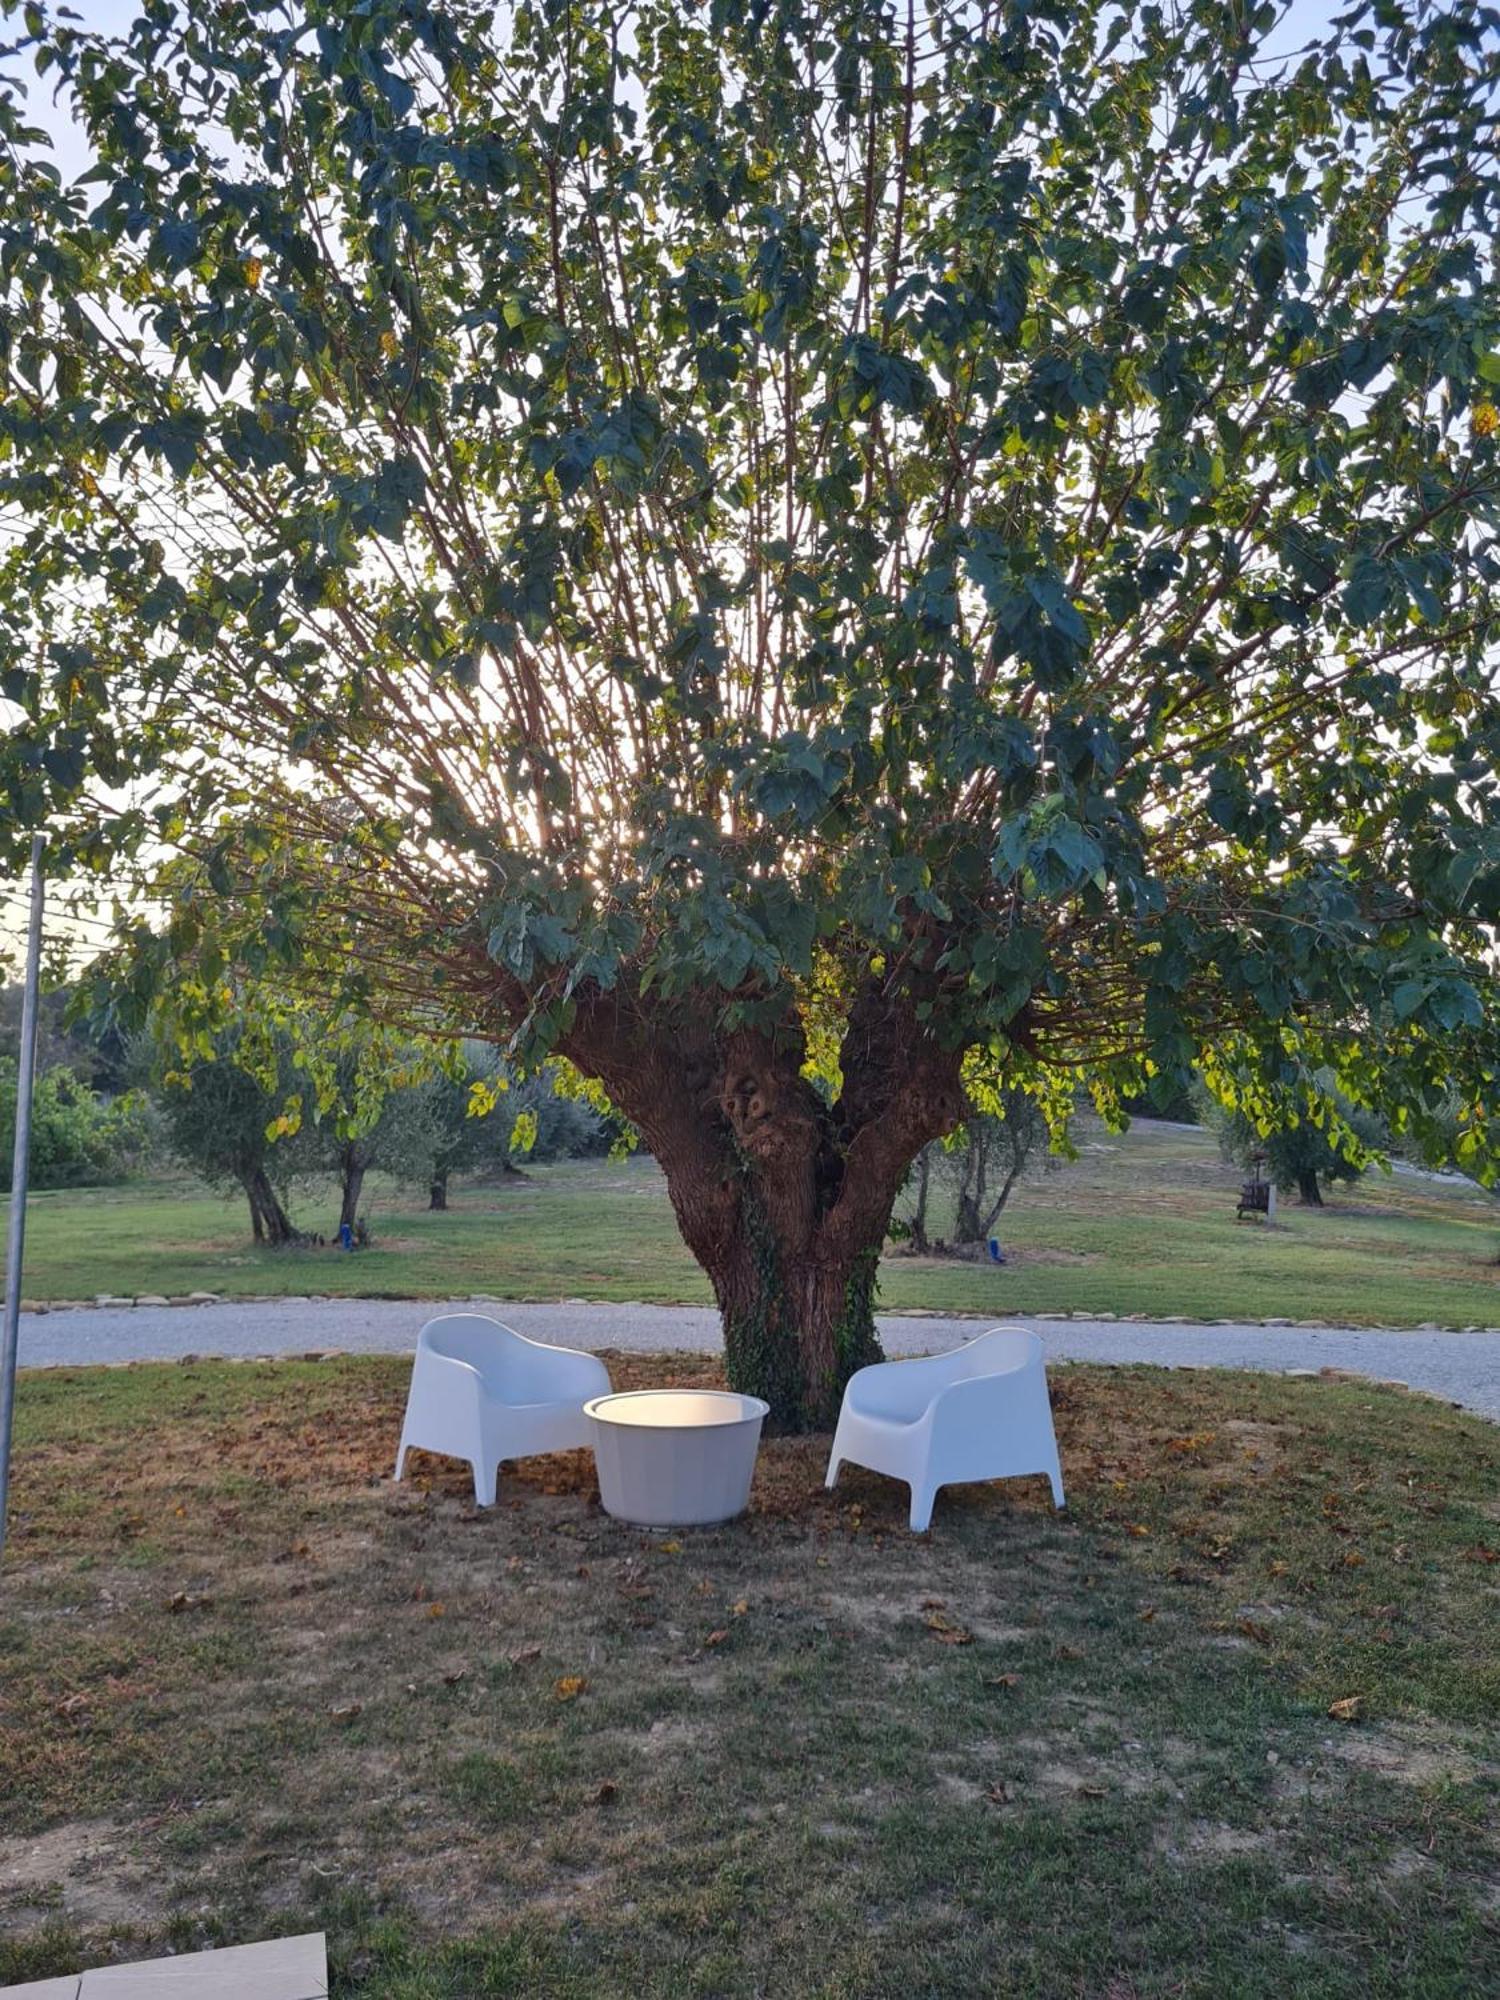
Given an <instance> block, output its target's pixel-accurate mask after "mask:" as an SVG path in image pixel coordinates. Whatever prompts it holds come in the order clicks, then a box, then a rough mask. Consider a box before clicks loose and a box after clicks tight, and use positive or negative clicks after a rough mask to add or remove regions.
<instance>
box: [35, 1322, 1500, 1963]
mask: <svg viewBox="0 0 1500 2000" xmlns="http://www.w3.org/2000/svg"><path fill="white" fill-rule="evenodd" d="M611 1366H612V1369H613V1371H614V1372H615V1375H616V1378H617V1380H618V1381H620V1382H621V1383H622V1384H625V1385H627V1386H628V1385H631V1384H637V1383H647V1382H659V1381H684V1380H689V1381H691V1380H698V1381H702V1380H709V1379H712V1377H713V1368H712V1366H711V1365H710V1364H706V1363H705V1362H704V1360H703V1358H702V1357H690V1356H680V1357H675V1358H674V1357H670V1356H666V1357H658V1358H654V1359H646V1360H640V1359H631V1358H627V1357H621V1356H612V1357H611ZM405 1374H406V1370H405V1368H404V1367H403V1365H402V1364H401V1363H400V1362H398V1361H395V1360H388V1359H373V1360H360V1361H341V1362H328V1363H323V1364H317V1365H308V1364H303V1363H283V1364H274V1365H271V1364H258V1363H247V1364H242V1365H238V1366H236V1365H231V1364H225V1363H218V1364H204V1365H192V1366H176V1367H172V1366H154V1367H141V1368H137V1369H131V1370H122V1371H80V1370H65V1371H50V1372H45V1373H38V1374H32V1375H28V1376H25V1377H23V1379H22V1384H21V1395H20V1402H19V1411H18V1416H19V1425H18V1440H17V1441H18V1459H17V1483H16V1490H15V1506H16V1512H15V1517H14V1522H15V1525H14V1529H13V1534H12V1540H11V1544H10V1547H9V1549H8V1550H7V1554H6V1559H5V1585H4V1598H3V1610H0V1655H3V1658H4V1661H5V1670H4V1673H3V1676H0V1983H3V1982H4V1981H6V1980H7V1979H23V1978H34V1977H41V1976H45V1975H50V1974H53V1973H61V1972H68V1971H73V1970H76V1969H78V1968H79V1967H82V1966H86V1965H89V1964H95V1963H101V1962H104V1961H106V1960H108V1959H110V1958H112V1957H139V1956H144V1955H146V1954H148V1953H150V1952H152V1951H155V1950H159V1949H161V1948H163V1947H164V1946H170V1947H173V1948H177V1949H192V1948H197V1947H200V1946H204V1945H209V1944H218V1943H228V1942H239V1941H247V1940H250V1939H253V1938H257V1937H261V1936H268V1935H275V1934H281V1933H286V1932H291V1931H296V1930H301V1929H304V1928H324V1929H326V1930H327V1932H328V1937H329V1945H330V1953H331V1961H332V1967H333V1988H332V1991H333V1995H334V2000H481V1996H499V1995H517V1996H519V1995H525V1996H528V2000H548V1996H557V1997H558V2000H617V1996H619V1995H621V1994H624V1993H629V1994H632V1995H636V1996H639V2000H654V1996H662V2000H666V1997H667V1996H671V2000H678V1996H684V1995H689V1996H690V1995H713V1996H716V1997H717V2000H739V1996H746V2000H749V1996H752V1995H754V1996H772V1997H773V2000H776V1996H787V2000H808V1996H826V2000H882V1996H887V1995H889V1996H892V2000H895V1996H904V1995H909V1994H921V1995H923V1996H935V2000H941V1996H950V1995H951V1996H955V2000H971V1996H974V1995H978V1994H1002V1993H1003V1994H1005V1995H1007V1996H1012V1995H1014V1996H1031V1995H1036V1996H1042V1995H1046V1996H1048V2000H1051V1997H1052V1996H1058V1995H1064V1996H1078V2000H1105V1996H1109V2000H1151V1997H1152V1996H1158V1995H1160V1996H1167V1995H1202V1996H1214V2000H1217V1997H1218V1996H1222V1995H1224V1994H1234V1995H1236V1996H1245V1997H1246V2000H1254V1997H1255V1996H1267V2000H1271V1996H1275V2000H1284V1996H1310V1997H1311V1996H1316V2000H1340V1997H1341V1996H1349V2000H1355V1996H1359V2000H1366V1996H1371V1995H1375V1996H1384V1995H1390V1996H1396V1995H1420V1996H1423V2000H1446V1996H1452V2000H1459V1996H1470V1995H1474V1994H1479V1993H1489V1992H1494V1991H1497V1990H1500V1748H1497V1743H1496V1737H1495V1733H1494V1718H1495V1712H1496V1704H1497V1702H1500V1592H1497V1580H1500V1547H1497V1544H1500V1520H1497V1515H1500V1502H1497V1499H1496V1495H1497V1492H1500V1429H1496V1428H1494V1427H1490V1426H1487V1425H1485V1424H1483V1423H1481V1422H1479V1421H1477V1420H1475V1419H1472V1418H1469V1417H1465V1416H1463V1415H1461V1414H1459V1413H1457V1412H1454V1411H1453V1410H1451V1409H1448V1408H1446V1407H1445V1406H1441V1405H1438V1404H1433V1403H1428V1402H1425V1401H1423V1400H1420V1399H1417V1398H1412V1397H1403V1396H1400V1395H1398V1394H1396V1393H1395V1392H1393V1391H1388V1390H1379V1389H1374V1388H1365V1387H1360V1386H1354V1385H1344V1384H1331V1383H1320V1382H1314V1383H1309V1382H1289V1381H1285V1380H1277V1379H1271V1378H1264V1377H1245V1376H1236V1375H1232V1374H1226V1373H1220V1372H1217V1371H1215V1372H1203V1373H1198V1374H1193V1373H1173V1374H1167V1373H1164V1372H1160V1371H1150V1370H1114V1371H1110V1370H1099V1369H1087V1368H1072V1369H1064V1370H1059V1371H1057V1373H1056V1375H1055V1378H1054V1388H1055V1394H1056V1404H1057V1409H1056V1416H1057V1425H1058V1433H1059V1441H1060V1444H1061V1449H1062V1455H1063V1462H1064V1466H1065V1469H1066V1473H1067V1477H1068V1481H1069V1493H1070V1502H1071V1504H1070V1507H1069V1510H1068V1511H1067V1512H1066V1513H1065V1514H1063V1515H1055V1514H1054V1513H1053V1512H1052V1511H1051V1509H1050V1506H1049V1505H1048V1504H1047V1501H1046V1496H1045V1489H1044V1487H1043V1485H1042V1483H1041V1482H1037V1481H1014V1482H1009V1483H1007V1484H1006V1485H1005V1486H1003V1487H993V1486H991V1487H976V1488H966V1489H959V1490H955V1491H952V1492H949V1493H948V1494H945V1495H944V1496H942V1497H940V1500H939V1503H938V1510H937V1513H936V1515H935V1521H934V1530H933V1533H932V1534H931V1536H930V1537H923V1538H914V1537H912V1536H911V1535H909V1534H908V1532H907V1531H906V1528H905V1525H904V1514H905V1509H904V1496H903V1493H902V1491H901V1489H898V1488H897V1487H895V1486H894V1485H893V1484H892V1483H890V1482H887V1481H882V1480H879V1479H877V1478H875V1477H874V1476H873V1475H869V1474H865V1473H861V1472H858V1471H855V1470H850V1471H848V1472H847V1473H846V1475H845V1479H844V1481H843V1483H842V1484H841V1487H840V1489H839V1490H838V1492H836V1493H835V1494H832V1495H828V1494H825V1493H824V1492H823V1490H822V1485H821V1476H822V1469H823V1462H824V1454H825V1452H826V1448H827V1440H826V1439H816V1438H814V1439H798V1440H778V1441H773V1442H770V1443H768V1444H767V1445H766V1446H765V1447H764V1449H763V1451H762V1454H761V1461H760V1467H759V1472H758V1477H757V1484H756V1492H755V1496H754V1500H753V1503H752V1511H751V1512H750V1514H749V1515H748V1516H747V1517H746V1518H745V1519H744V1520H743V1521H741V1522H739V1523H736V1524H732V1525H730V1526H728V1527H725V1528H723V1529H720V1530H715V1531H711V1532H704V1533H697V1534H692V1533H687V1532H683V1533H680V1534H675V1535H648V1534H644V1533H641V1532H639V1531H635V1530H631V1529H628V1528H625V1527H623V1526H620V1525H619V1524H617V1523H614V1522H612V1521H610V1520H609V1519H608V1518H607V1517H606V1516H604V1515H603V1514H602V1513H600V1511H599V1510H598V1508H597V1506H596V1504H595V1503H594V1499H593V1477H592V1468H591V1462H590V1461H589V1459H588V1458H587V1456H586V1455H584V1454H574V1455H569V1456H567V1457H559V1458H555V1459H549V1460H533V1461H529V1462H528V1463H527V1464H526V1465H525V1466H524V1468H520V1469H517V1470H511V1469H507V1472H506V1474H505V1476H504V1477H503V1479H502V1484H501V1504H500V1505H499V1506H498V1507H497V1508H496V1509H494V1510H493V1511H490V1512H485V1513H476V1511H475V1509H474V1508H473V1506H472V1504H471V1499H470V1493H469V1489H468V1487H467V1484H466V1475H465V1474H464V1472H463V1471H462V1469H461V1468H459V1467H457V1466H456V1465H453V1464H452V1463H449V1462H445V1461H439V1460H434V1459H419V1460H418V1461H416V1473H417V1478H416V1479H415V1480H414V1481H412V1482H409V1483H407V1484H405V1485H403V1486H400V1487H395V1486H393V1485H392V1484H391V1483H390V1481H389V1479H388V1477H387V1474H388V1470H389V1464H390V1457H391V1450H392V1446H393V1443H394V1439H395V1436H396V1431H397V1427H398V1424H399V1420H400V1411H401V1404H402V1398H403V1394H404V1387H405ZM1335 1704H1340V1709H1339V1713H1340V1714H1342V1715H1345V1716H1352V1717H1353V1718H1354V1719H1352V1720H1339V1719H1337V1718H1336V1717H1333V1716H1330V1714H1329V1710H1330V1708H1331V1707H1333V1706H1334V1705H1335Z"/></svg>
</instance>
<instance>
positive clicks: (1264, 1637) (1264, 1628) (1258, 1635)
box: [1239, 1618, 1271, 1646]
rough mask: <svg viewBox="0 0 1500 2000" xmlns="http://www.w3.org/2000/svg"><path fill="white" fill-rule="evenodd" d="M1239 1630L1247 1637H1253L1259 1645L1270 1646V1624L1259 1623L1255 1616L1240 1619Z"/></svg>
mask: <svg viewBox="0 0 1500 2000" xmlns="http://www.w3.org/2000/svg"><path fill="white" fill-rule="evenodd" d="M1239 1630H1240V1631H1241V1632H1243V1633H1244V1635H1245V1637H1246V1638H1247V1639H1253V1640H1254V1641H1255V1643H1256V1645H1257V1646H1269V1645H1270V1643H1271V1628H1270V1626H1269V1625H1259V1624H1257V1623H1256V1621H1255V1620H1254V1619H1253V1618H1242V1619H1241V1620H1240V1621H1239Z"/></svg>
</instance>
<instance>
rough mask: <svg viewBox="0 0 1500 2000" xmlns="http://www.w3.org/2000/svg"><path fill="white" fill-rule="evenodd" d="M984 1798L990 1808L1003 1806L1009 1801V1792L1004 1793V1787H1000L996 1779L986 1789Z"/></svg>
mask: <svg viewBox="0 0 1500 2000" xmlns="http://www.w3.org/2000/svg"><path fill="white" fill-rule="evenodd" d="M985 1797H986V1798H987V1799H988V1800H989V1802H990V1804H991V1805H992V1806H1003V1805H1004V1804H1005V1803H1006V1801H1007V1800H1008V1799H1009V1797H1010V1794H1009V1792H1007V1791H1006V1789H1005V1787H1004V1785H1002V1784H1001V1783H1000V1782H999V1780H998V1779H997V1780H996V1782H995V1783H994V1784H993V1785H990V1786H989V1787H988V1788H987V1789H986V1791H985Z"/></svg>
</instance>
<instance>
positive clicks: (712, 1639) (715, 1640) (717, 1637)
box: [703, 1625, 729, 1646]
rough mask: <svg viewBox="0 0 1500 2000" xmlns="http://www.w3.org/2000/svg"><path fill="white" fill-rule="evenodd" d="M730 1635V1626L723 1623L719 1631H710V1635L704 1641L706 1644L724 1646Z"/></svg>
mask: <svg viewBox="0 0 1500 2000" xmlns="http://www.w3.org/2000/svg"><path fill="white" fill-rule="evenodd" d="M728 1637H729V1628H728V1626H727V1625H721V1626H720V1627H719V1629H718V1631H717V1632H710V1633H709V1635H708V1637H707V1638H706V1639H705V1640H704V1641H703V1643H704V1645H705V1646H722V1645H723V1643H724V1641H725V1640H726V1639H727V1638H728Z"/></svg>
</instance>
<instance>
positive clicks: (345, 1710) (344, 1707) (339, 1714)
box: [328, 1701, 364, 1722]
mask: <svg viewBox="0 0 1500 2000" xmlns="http://www.w3.org/2000/svg"><path fill="white" fill-rule="evenodd" d="M363 1707H364V1703H363V1702H362V1701H341V1702H340V1703H339V1704H338V1706H337V1707H336V1708H330V1709H329V1711H328V1713H329V1715H330V1716H331V1717H332V1718H333V1720H334V1721H335V1722H352V1721H353V1720H354V1718H355V1716H356V1715H358V1714H359V1713H360V1711H361V1710H362V1709H363Z"/></svg>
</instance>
